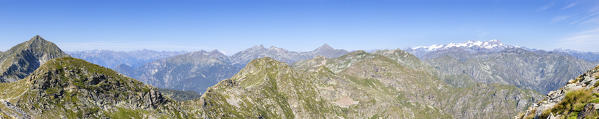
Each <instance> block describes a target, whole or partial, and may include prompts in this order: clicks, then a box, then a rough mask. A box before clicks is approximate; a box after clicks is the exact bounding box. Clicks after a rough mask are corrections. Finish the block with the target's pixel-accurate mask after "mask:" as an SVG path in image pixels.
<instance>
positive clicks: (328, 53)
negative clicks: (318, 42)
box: [312, 43, 348, 58]
mask: <svg viewBox="0 0 599 119" xmlns="http://www.w3.org/2000/svg"><path fill="white" fill-rule="evenodd" d="M312 53H314V54H315V55H320V56H325V57H328V58H334V57H339V56H341V55H344V54H347V53H348V52H347V51H346V50H342V49H335V48H333V47H331V46H330V45H329V44H326V43H325V44H323V45H322V46H320V47H318V48H316V49H314V50H313V51H312Z"/></svg>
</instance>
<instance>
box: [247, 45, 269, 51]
mask: <svg viewBox="0 0 599 119" xmlns="http://www.w3.org/2000/svg"><path fill="white" fill-rule="evenodd" d="M265 49H266V48H264V45H255V46H253V47H251V48H249V49H247V50H265Z"/></svg>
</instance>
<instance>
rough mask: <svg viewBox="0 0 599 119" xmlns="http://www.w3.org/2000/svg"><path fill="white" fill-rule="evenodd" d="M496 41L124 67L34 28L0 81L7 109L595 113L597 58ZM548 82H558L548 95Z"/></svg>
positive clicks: (1, 102)
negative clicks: (85, 56)
mask: <svg viewBox="0 0 599 119" xmlns="http://www.w3.org/2000/svg"><path fill="white" fill-rule="evenodd" d="M491 42H493V43H500V42H499V41H491ZM493 43H481V42H469V43H468V42H467V43H466V44H471V45H461V44H453V45H444V46H443V47H441V48H438V47H436V48H433V49H431V50H428V49H429V48H426V49H427V50H418V48H416V49H405V50H401V49H394V50H376V51H373V52H370V53H369V52H365V51H361V50H358V51H352V52H347V51H344V50H338V49H334V48H331V47H330V46H328V45H326V44H325V45H323V46H322V47H320V48H317V49H316V50H313V51H308V52H293V51H287V50H285V49H282V48H276V47H270V48H264V47H263V46H256V47H252V48H250V49H247V50H245V51H241V52H240V53H236V54H234V55H232V56H227V55H224V54H222V53H220V52H218V51H216V50H215V51H197V52H190V53H185V54H181V55H175V56H171V57H166V58H163V59H156V60H154V61H151V62H149V63H147V64H145V65H142V66H139V68H129V69H132V70H127V71H126V72H121V73H119V72H116V71H114V70H111V69H109V68H106V67H103V66H100V65H96V64H92V63H90V62H87V61H85V60H82V59H77V58H72V57H70V56H69V55H66V54H65V53H64V52H62V50H60V48H58V47H57V46H56V45H54V44H53V43H51V42H48V41H46V40H43V38H41V37H39V36H35V37H34V38H32V39H31V40H29V41H26V42H24V43H22V44H19V45H17V46H15V47H13V48H11V50H9V51H6V52H2V60H0V61H2V64H3V65H2V66H4V63H5V62H15V61H14V60H15V59H16V60H17V61H16V62H17V63H12V64H11V65H10V67H14V68H8V69H10V70H1V71H3V72H8V73H4V74H11V75H6V76H7V77H13V78H12V79H11V80H6V81H5V82H4V83H0V117H1V118H511V117H514V116H516V117H517V118H528V117H532V118H535V117H537V118H538V117H556V116H557V117H572V116H573V115H576V117H593V116H594V115H595V114H596V113H597V112H596V111H592V110H595V109H597V108H594V106H593V105H595V103H596V102H595V99H594V98H596V97H597V96H595V92H596V91H595V88H594V87H596V86H597V85H595V82H596V79H597V78H599V75H596V74H599V73H596V72H597V71H596V70H598V69H597V68H595V69H593V70H591V71H586V70H588V69H590V68H588V69H584V68H586V67H592V66H593V65H594V64H593V63H590V61H588V60H585V59H580V58H578V57H575V56H572V55H570V54H568V53H565V52H552V51H541V50H530V49H526V48H520V47H514V46H509V45H499V44H495V45H493ZM480 45H483V46H480ZM485 46H489V47H485ZM490 46H493V47H490ZM502 47H503V48H502ZM13 49H25V50H13ZM36 49H38V50H36ZM39 49H42V50H39ZM412 52H414V54H412ZM23 54H35V55H23ZM416 54H418V55H416ZM5 56H11V57H7V58H5ZM252 58H254V59H252ZM115 61H116V60H115ZM22 62H24V63H22ZM36 63H37V65H30V64H36ZM116 64H118V63H116ZM121 64H125V63H121ZM116 68H118V67H115V69H116ZM14 69H18V70H14ZM13 72H18V73H13ZM583 72H587V73H585V74H583V75H581V76H579V77H578V78H575V79H573V80H569V79H571V78H573V77H576V75H579V74H576V73H583ZM572 75H574V76H572ZM129 76H132V77H133V78H130V77H129ZM20 77H22V78H20ZM140 77H142V78H140ZM568 80H569V81H568ZM562 82H563V83H564V84H561V83H562ZM591 84H593V85H591ZM563 85H566V87H565V88H561V89H557V88H559V87H561V86H563ZM156 87H158V88H168V89H158V88H156ZM173 89H175V90H173ZM178 90H186V91H178ZM548 90H558V91H550V92H549V95H548V96H545V97H543V96H542V93H545V92H547V91H548ZM189 91H196V92H199V91H202V92H200V93H202V94H201V96H198V95H195V94H193V93H189ZM542 98H545V99H543V100H542ZM535 103H536V104H535ZM533 104H535V105H533ZM581 105H582V106H581ZM526 109H528V111H526ZM547 110H549V111H547ZM589 110H590V111H589ZM520 112H522V113H520Z"/></svg>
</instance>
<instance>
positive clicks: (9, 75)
mask: <svg viewBox="0 0 599 119" xmlns="http://www.w3.org/2000/svg"><path fill="white" fill-rule="evenodd" d="M66 56H69V55H67V54H65V53H64V52H63V51H62V50H60V48H58V46H56V45H55V44H54V43H51V42H49V41H46V40H44V39H43V38H42V37H40V36H35V37H33V38H31V40H29V41H26V42H23V43H21V44H18V45H17V46H14V47H12V48H10V50H8V51H6V52H4V53H0V82H14V81H17V80H20V79H23V78H25V77H26V76H28V75H29V74H30V73H31V72H33V71H34V70H35V69H37V68H38V67H39V66H41V65H43V64H44V63H45V62H46V61H48V60H51V59H54V58H60V57H66Z"/></svg>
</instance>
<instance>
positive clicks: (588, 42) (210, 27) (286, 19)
mask: <svg viewBox="0 0 599 119" xmlns="http://www.w3.org/2000/svg"><path fill="white" fill-rule="evenodd" d="M448 1H453V2H448ZM36 34H39V35H41V36H42V37H44V38H46V39H47V40H50V41H52V42H54V43H56V44H58V45H59V46H60V47H61V48H62V49H63V50H67V51H72V50H88V49H112V50H137V49H154V50H200V49H205V50H212V49H219V50H221V51H225V52H227V53H232V52H236V51H239V50H243V49H245V48H249V47H251V46H254V45H259V44H264V45H265V46H267V47H268V46H271V45H274V46H277V47H282V48H286V49H289V50H298V51H307V50H312V49H314V48H316V47H318V46H320V45H322V44H324V43H328V44H330V45H331V46H333V47H335V48H343V49H349V50H356V49H385V48H387V49H391V48H407V47H411V46H419V45H432V44H444V43H449V42H464V41H468V40H483V41H486V40H492V39H497V40H500V41H503V42H504V43H507V44H513V45H518V46H524V47H529V48H537V49H555V48H568V49H576V50H585V51H599V1H597V0H579V1H575V0H488V1H483V0H457V2H456V1H454V0H439V1H434V0H410V1H399V0H362V1H358V0H185V1H181V0H0V41H1V43H0V50H2V51H4V50H7V49H8V48H10V47H11V46H13V45H16V44H17V43H20V42H23V41H25V40H28V39H29V38H30V37H33V36H34V35H36Z"/></svg>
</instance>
